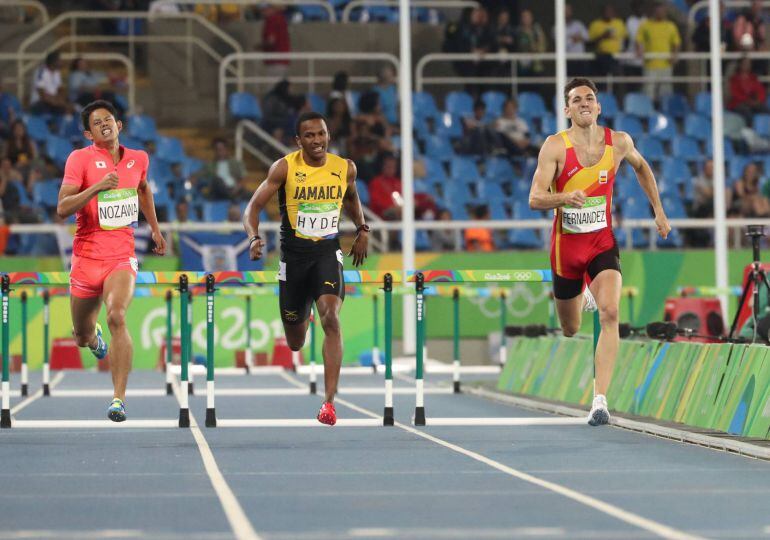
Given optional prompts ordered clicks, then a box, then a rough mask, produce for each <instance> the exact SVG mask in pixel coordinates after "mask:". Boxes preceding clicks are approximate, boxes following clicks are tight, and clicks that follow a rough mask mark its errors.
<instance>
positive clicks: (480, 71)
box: [455, 7, 495, 94]
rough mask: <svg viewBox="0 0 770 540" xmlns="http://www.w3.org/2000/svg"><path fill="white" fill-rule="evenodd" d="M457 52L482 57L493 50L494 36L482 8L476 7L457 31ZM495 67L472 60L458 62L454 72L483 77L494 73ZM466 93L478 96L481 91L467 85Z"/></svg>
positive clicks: (478, 88)
mask: <svg viewBox="0 0 770 540" xmlns="http://www.w3.org/2000/svg"><path fill="white" fill-rule="evenodd" d="M459 32H460V36H459V38H458V44H457V46H458V47H459V50H458V51H457V52H465V53H467V52H470V53H474V54H477V55H479V56H480V57H482V58H483V56H484V55H485V54H487V53H491V52H494V50H495V34H494V32H493V30H492V28H491V26H490V25H489V13H488V12H487V10H486V9H485V8H483V7H476V8H473V10H472V11H471V13H470V20H469V21H468V23H467V24H463V25H461V26H460V29H459ZM494 69H495V67H494V65H493V64H490V63H489V62H483V61H478V60H474V61H472V62H458V63H456V64H455V70H456V71H457V73H458V75H461V76H466V77H467V76H471V77H485V76H487V75H489V74H490V73H492V72H493V71H494ZM468 91H469V92H471V93H473V94H479V93H481V92H482V91H483V89H482V88H481V87H480V86H479V85H469V86H468Z"/></svg>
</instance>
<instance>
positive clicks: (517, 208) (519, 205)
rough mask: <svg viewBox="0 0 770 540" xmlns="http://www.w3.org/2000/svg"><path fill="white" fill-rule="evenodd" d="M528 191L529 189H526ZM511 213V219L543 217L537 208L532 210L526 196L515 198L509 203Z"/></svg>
mask: <svg viewBox="0 0 770 540" xmlns="http://www.w3.org/2000/svg"><path fill="white" fill-rule="evenodd" d="M527 193H529V190H527ZM511 215H512V218H513V219H521V220H524V219H543V213H542V212H541V211H539V210H532V209H531V208H530V207H529V200H528V199H527V198H522V199H519V198H515V199H514V200H513V204H511Z"/></svg>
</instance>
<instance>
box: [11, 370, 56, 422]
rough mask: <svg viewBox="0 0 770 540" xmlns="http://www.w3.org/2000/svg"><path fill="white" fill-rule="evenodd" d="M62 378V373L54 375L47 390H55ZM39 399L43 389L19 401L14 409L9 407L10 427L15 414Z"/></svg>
mask: <svg viewBox="0 0 770 540" xmlns="http://www.w3.org/2000/svg"><path fill="white" fill-rule="evenodd" d="M63 378H64V372H63V371H60V372H58V373H57V374H56V375H54V377H53V379H51V382H50V383H48V388H49V390H53V389H54V388H56V385H57V384H59V383H60V382H61V381H62V379H63ZM41 397H43V389H42V388H40V389H39V390H38V391H37V392H35V393H34V394H32V395H31V396H29V397H28V398H27V399H24V400H22V401H20V402H19V403H17V404H16V406H15V407H11V417H12V419H11V423H12V425H13V424H14V422H13V416H14V415H15V414H17V413H18V412H19V411H21V410H24V409H26V408H27V407H28V406H29V405H31V404H32V403H34V402H35V401H36V400H37V399H39V398H41Z"/></svg>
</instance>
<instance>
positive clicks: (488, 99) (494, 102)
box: [481, 90, 508, 119]
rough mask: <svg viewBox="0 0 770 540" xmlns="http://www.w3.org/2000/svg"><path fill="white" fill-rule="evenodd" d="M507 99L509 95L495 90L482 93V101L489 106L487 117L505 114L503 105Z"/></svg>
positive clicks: (491, 117) (492, 117)
mask: <svg viewBox="0 0 770 540" xmlns="http://www.w3.org/2000/svg"><path fill="white" fill-rule="evenodd" d="M507 99H508V96H506V95H505V94H503V93H502V92H496V91H494V90H490V91H488V92H484V93H483V94H481V101H483V102H484V105H486V107H487V118H489V119H494V118H497V117H499V116H501V115H502V114H503V105H504V104H505V101H506V100H507Z"/></svg>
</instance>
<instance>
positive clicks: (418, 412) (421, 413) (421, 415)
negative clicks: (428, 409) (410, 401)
mask: <svg viewBox="0 0 770 540" xmlns="http://www.w3.org/2000/svg"><path fill="white" fill-rule="evenodd" d="M414 425H415V426H424V425H425V407H415V409H414Z"/></svg>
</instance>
